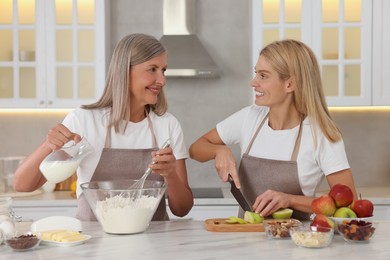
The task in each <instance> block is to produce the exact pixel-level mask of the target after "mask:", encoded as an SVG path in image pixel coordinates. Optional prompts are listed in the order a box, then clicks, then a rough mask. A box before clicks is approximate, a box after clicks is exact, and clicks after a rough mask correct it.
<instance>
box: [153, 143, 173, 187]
mask: <svg viewBox="0 0 390 260" xmlns="http://www.w3.org/2000/svg"><path fill="white" fill-rule="evenodd" d="M152 159H153V162H154V163H153V164H149V167H150V168H151V169H152V170H153V173H157V174H160V175H161V176H162V177H164V178H165V179H169V178H172V177H177V174H176V157H175V156H174V155H173V150H172V148H171V147H168V148H164V149H161V150H158V151H156V152H152Z"/></svg>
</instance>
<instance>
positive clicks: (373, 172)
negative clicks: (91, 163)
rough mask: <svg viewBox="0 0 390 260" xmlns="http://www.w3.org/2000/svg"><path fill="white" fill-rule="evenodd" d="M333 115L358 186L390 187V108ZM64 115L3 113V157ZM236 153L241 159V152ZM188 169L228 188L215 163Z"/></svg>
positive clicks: (38, 138)
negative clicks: (222, 180) (221, 178)
mask: <svg viewBox="0 0 390 260" xmlns="http://www.w3.org/2000/svg"><path fill="white" fill-rule="evenodd" d="M331 113H332V116H333V118H334V119H335V121H336V122H337V124H338V126H339V128H340V130H341V132H342V133H343V138H344V142H345V146H346V150H347V155H348V159H349V162H350V165H351V168H352V172H353V174H354V178H355V182H356V185H357V186H359V187H366V186H389V187H390V135H389V134H388V131H389V129H390V109H385V110H381V109H376V108H374V109H369V108H368V109H361V110H353V109H352V110H350V111H349V110H347V111H345V110H339V109H332V112H331ZM64 116H65V113H64V112H62V113H49V114H31V113H25V114H22V113H17V114H0V125H1V128H0V144H1V147H0V157H3V156H26V155H28V154H29V153H31V152H32V151H33V150H34V149H35V148H36V147H37V146H38V145H39V144H40V143H41V142H42V141H43V140H44V138H45V137H46V135H47V132H48V130H49V129H50V128H51V127H53V126H54V125H55V124H57V123H59V122H61V121H62V119H63V117H64ZM179 120H180V121H181V122H182V123H183V120H181V119H180V118H179ZM198 120H200V119H199V118H198V119H194V120H193V121H192V122H191V123H187V124H183V125H182V126H183V130H184V134H185V136H186V145H187V147H189V146H190V144H191V143H192V142H193V141H195V139H196V138H197V137H196V138H192V139H191V138H188V136H190V134H192V135H193V132H191V131H192V129H194V124H197V121H198ZM234 151H235V153H236V156H237V157H238V155H239V151H238V149H234ZM187 168H188V176H189V182H190V185H191V187H223V186H226V184H223V183H222V182H220V181H219V179H218V176H217V174H216V172H215V170H214V164H213V162H207V163H199V162H197V161H194V160H192V159H188V160H187ZM326 187H327V186H326V183H323V184H322V186H321V188H326Z"/></svg>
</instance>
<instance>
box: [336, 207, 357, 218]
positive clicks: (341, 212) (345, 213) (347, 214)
mask: <svg viewBox="0 0 390 260" xmlns="http://www.w3.org/2000/svg"><path fill="white" fill-rule="evenodd" d="M333 217H335V218H357V215H356V213H355V212H354V211H353V210H352V209H350V208H348V207H341V208H338V209H337V210H336V212H335V213H334V215H333Z"/></svg>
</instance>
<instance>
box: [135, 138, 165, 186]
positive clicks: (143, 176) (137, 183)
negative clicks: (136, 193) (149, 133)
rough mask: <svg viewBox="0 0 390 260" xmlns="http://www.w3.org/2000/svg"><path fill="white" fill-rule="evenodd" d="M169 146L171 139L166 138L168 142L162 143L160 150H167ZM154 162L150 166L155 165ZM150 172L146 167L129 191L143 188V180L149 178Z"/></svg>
mask: <svg viewBox="0 0 390 260" xmlns="http://www.w3.org/2000/svg"><path fill="white" fill-rule="evenodd" d="M170 145H171V139H169V138H168V140H166V141H165V142H164V144H163V145H162V147H161V148H160V149H164V148H167V147H169V146H170ZM155 163H156V162H153V163H152V164H155ZM151 172H152V169H151V168H150V167H148V168H147V169H146V171H145V173H144V175H142V177H141V178H140V179H139V180H138V181H136V182H135V183H134V184H133V185H131V186H130V188H129V189H142V188H143V187H144V184H145V180H146V178H147V177H148V176H149V174H150V173H151Z"/></svg>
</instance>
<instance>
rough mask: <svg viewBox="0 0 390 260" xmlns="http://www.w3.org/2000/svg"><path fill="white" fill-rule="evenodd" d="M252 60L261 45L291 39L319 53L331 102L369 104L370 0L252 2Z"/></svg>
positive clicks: (325, 88)
mask: <svg viewBox="0 0 390 260" xmlns="http://www.w3.org/2000/svg"><path fill="white" fill-rule="evenodd" d="M252 3H253V64H256V61H257V58H258V53H259V51H260V50H261V48H262V47H264V46H265V45H267V44H268V43H270V42H272V41H274V40H280V39H286V38H290V39H295V40H300V41H302V42H304V43H306V44H307V45H309V46H310V47H311V48H312V49H313V51H314V53H315V54H316V56H317V59H318V62H319V65H320V69H321V73H322V81H323V87H324V92H325V95H326V98H327V102H328V104H329V105H338V106H339V105H340V106H345V105H371V104H372V92H371V90H372V88H371V86H372V85H371V82H372V80H371V79H372V78H371V74H372V73H371V49H372V48H371V45H372V36H371V25H372V1H363V0H332V1H329V0H262V1H257V0H254V1H253V2H252Z"/></svg>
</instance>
